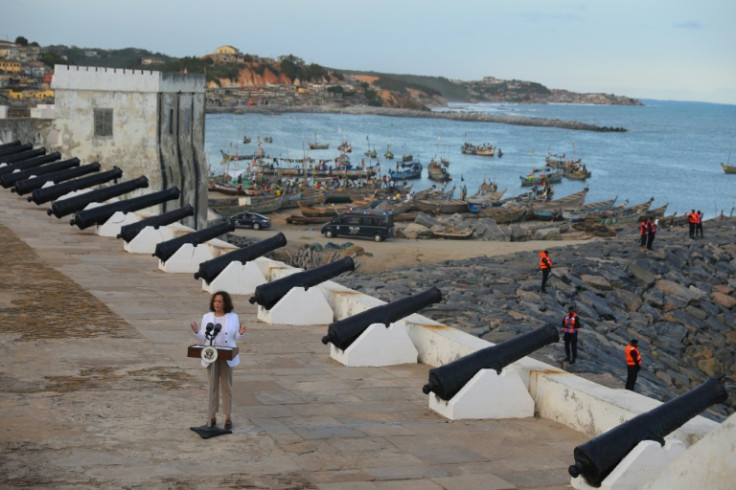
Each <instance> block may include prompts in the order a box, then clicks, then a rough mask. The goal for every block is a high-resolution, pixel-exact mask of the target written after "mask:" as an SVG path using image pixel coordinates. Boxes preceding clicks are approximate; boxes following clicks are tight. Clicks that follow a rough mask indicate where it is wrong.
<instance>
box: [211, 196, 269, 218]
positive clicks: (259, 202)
mask: <svg viewBox="0 0 736 490" xmlns="http://www.w3.org/2000/svg"><path fill="white" fill-rule="evenodd" d="M282 197H283V196H264V197H262V198H258V197H257V196H254V197H242V198H239V199H238V204H236V205H233V203H227V202H225V201H226V200H217V201H220V202H215V203H213V204H214V205H210V206H209V207H210V209H212V211H214V212H216V213H218V214H219V215H220V216H232V215H234V214H238V213H242V212H243V211H251V212H253V213H260V214H268V213H273V212H274V211H278V210H279V209H281V203H282Z"/></svg>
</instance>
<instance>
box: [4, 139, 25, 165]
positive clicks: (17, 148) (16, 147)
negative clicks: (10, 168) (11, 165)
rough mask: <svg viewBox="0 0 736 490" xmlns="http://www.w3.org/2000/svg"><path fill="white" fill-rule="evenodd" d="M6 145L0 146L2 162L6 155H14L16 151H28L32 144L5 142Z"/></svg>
mask: <svg viewBox="0 0 736 490" xmlns="http://www.w3.org/2000/svg"><path fill="white" fill-rule="evenodd" d="M6 144H7V145H10V146H6V147H5V148H0V163H3V162H4V161H5V157H6V156H8V155H14V154H16V153H20V152H22V151H28V150H31V149H33V145H32V144H30V143H24V144H22V145H21V144H17V145H13V144H11V143H6Z"/></svg>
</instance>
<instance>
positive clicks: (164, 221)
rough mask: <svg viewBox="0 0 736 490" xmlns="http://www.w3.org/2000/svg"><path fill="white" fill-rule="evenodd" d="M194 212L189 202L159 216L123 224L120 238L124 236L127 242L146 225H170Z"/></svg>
mask: <svg viewBox="0 0 736 490" xmlns="http://www.w3.org/2000/svg"><path fill="white" fill-rule="evenodd" d="M177 197H178V196H177ZM193 214H194V208H193V207H192V205H191V204H187V205H186V206H184V207H182V208H179V209H174V210H173V211H168V212H166V213H163V214H159V215H158V216H151V217H150V218H146V219H142V220H140V221H136V222H135V223H130V224H129V225H125V226H122V227H121V228H120V233H118V238H122V239H123V240H125V241H126V242H129V241H131V240H132V239H133V238H135V237H136V236H138V233H140V232H141V230H142V229H143V228H145V227H146V226H153V227H154V228H158V227H159V226H166V225H170V224H171V223H174V222H176V221H179V220H180V219H183V218H186V217H187V216H192V215H193Z"/></svg>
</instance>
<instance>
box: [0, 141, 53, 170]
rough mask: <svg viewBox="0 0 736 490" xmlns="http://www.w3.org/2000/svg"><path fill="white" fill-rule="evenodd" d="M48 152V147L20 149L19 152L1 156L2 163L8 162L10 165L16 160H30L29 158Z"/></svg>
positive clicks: (0, 161)
mask: <svg viewBox="0 0 736 490" xmlns="http://www.w3.org/2000/svg"><path fill="white" fill-rule="evenodd" d="M45 154H46V148H44V147H41V148H36V149H35V150H26V151H20V152H18V153H13V154H11V155H5V156H3V157H0V163H7V164H8V165H10V164H11V163H15V162H21V161H23V160H28V159H29V158H33V157H38V156H41V155H45ZM3 168H8V167H7V166H6V167H0V169H3ZM3 173H4V172H3Z"/></svg>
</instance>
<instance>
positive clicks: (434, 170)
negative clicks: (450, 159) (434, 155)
mask: <svg viewBox="0 0 736 490" xmlns="http://www.w3.org/2000/svg"><path fill="white" fill-rule="evenodd" d="M427 174H428V176H429V179H430V180H434V181H436V182H449V181H450V180H452V176H450V172H448V171H447V166H445V165H443V164H442V163H440V162H438V161H437V160H431V161H430V162H429V165H427Z"/></svg>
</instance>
